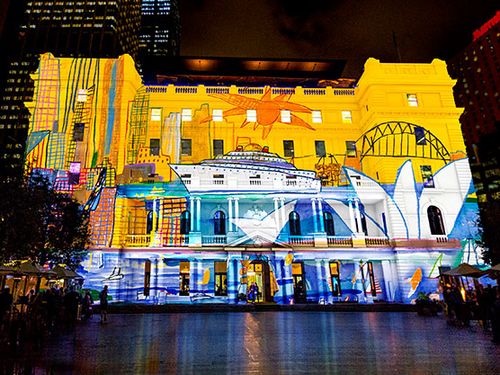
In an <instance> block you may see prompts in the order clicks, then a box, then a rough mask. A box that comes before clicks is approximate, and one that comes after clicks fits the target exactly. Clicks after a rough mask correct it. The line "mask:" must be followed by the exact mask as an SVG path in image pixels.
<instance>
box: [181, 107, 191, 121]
mask: <svg viewBox="0 0 500 375" xmlns="http://www.w3.org/2000/svg"><path fill="white" fill-rule="evenodd" d="M181 118H182V121H192V120H193V115H192V112H191V109H190V108H184V109H183V110H182V112H181Z"/></svg>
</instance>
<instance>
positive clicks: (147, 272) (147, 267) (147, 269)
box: [144, 259, 151, 297]
mask: <svg viewBox="0 0 500 375" xmlns="http://www.w3.org/2000/svg"><path fill="white" fill-rule="evenodd" d="M150 288H151V261H150V260H149V259H147V260H146V261H145V262H144V295H145V296H146V297H147V296H149V291H150Z"/></svg>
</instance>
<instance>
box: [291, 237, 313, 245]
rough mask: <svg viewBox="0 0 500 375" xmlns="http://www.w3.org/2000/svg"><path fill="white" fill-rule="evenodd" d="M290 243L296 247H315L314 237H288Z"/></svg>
mask: <svg viewBox="0 0 500 375" xmlns="http://www.w3.org/2000/svg"><path fill="white" fill-rule="evenodd" d="M288 243H289V244H290V245H295V246H314V236H288Z"/></svg>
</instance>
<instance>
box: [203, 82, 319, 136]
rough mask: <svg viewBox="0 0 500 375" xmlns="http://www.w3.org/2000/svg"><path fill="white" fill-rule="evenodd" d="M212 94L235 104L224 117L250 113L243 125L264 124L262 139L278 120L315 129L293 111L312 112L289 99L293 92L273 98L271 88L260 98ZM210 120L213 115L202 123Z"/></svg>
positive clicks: (256, 125) (286, 123) (254, 127)
mask: <svg viewBox="0 0 500 375" xmlns="http://www.w3.org/2000/svg"><path fill="white" fill-rule="evenodd" d="M210 96H211V97H214V98H217V99H220V100H223V101H225V102H226V103H229V104H231V105H233V106H234V108H231V109H229V110H227V111H224V115H223V117H224V118H227V117H230V116H241V115H248V114H250V115H251V116H247V117H246V119H245V120H244V121H243V123H242V124H241V127H242V128H243V127H245V126H247V125H249V124H253V129H254V130H255V129H257V127H259V126H262V139H266V138H267V137H268V135H269V133H270V132H271V130H272V128H273V125H274V124H275V123H276V122H280V123H282V124H285V125H292V126H300V127H303V128H306V129H310V130H315V129H314V128H313V127H312V126H311V125H309V124H308V123H307V122H306V121H304V120H303V119H301V118H300V117H298V116H297V115H295V114H293V113H292V112H295V113H311V110H310V109H309V108H307V107H306V106H303V105H301V104H297V103H292V102H290V101H289V100H290V98H291V96H292V93H285V94H280V95H277V96H275V97H274V98H273V97H272V95H271V88H267V89H266V91H265V92H264V95H263V96H262V97H261V98H260V99H254V98H249V97H247V96H243V95H237V94H211V95H210ZM248 111H250V113H249V112H248ZM210 120H213V116H210V117H208V118H206V119H204V120H202V121H201V123H204V122H207V121H210Z"/></svg>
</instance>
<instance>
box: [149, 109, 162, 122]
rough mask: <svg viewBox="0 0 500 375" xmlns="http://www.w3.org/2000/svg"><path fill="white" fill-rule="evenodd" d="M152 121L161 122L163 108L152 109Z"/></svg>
mask: <svg viewBox="0 0 500 375" xmlns="http://www.w3.org/2000/svg"><path fill="white" fill-rule="evenodd" d="M151 121H161V108H151Z"/></svg>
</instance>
